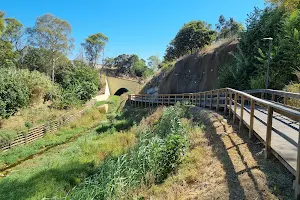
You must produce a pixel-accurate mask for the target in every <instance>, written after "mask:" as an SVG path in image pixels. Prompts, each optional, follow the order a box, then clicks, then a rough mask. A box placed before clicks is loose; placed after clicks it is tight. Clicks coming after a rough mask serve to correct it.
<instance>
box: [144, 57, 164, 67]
mask: <svg viewBox="0 0 300 200" xmlns="http://www.w3.org/2000/svg"><path fill="white" fill-rule="evenodd" d="M147 60H148V67H149V68H151V69H153V70H156V69H157V68H158V66H159V64H160V63H161V60H160V59H159V57H158V56H150V57H149V58H148V59H147Z"/></svg>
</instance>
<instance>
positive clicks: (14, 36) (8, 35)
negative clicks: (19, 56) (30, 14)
mask: <svg viewBox="0 0 300 200" xmlns="http://www.w3.org/2000/svg"><path fill="white" fill-rule="evenodd" d="M5 23H6V27H5V30H4V32H3V35H2V39H3V40H4V41H8V42H10V43H11V44H13V46H14V48H15V49H16V50H17V51H18V50H21V49H22V44H21V37H22V35H23V24H22V23H21V22H20V21H18V20H17V19H14V18H6V19H5Z"/></svg>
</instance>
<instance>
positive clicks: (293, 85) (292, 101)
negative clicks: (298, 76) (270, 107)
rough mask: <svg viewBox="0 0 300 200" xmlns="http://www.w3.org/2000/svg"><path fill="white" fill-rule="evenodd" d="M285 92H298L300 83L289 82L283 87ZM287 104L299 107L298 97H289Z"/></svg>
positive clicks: (299, 91)
mask: <svg viewBox="0 0 300 200" xmlns="http://www.w3.org/2000/svg"><path fill="white" fill-rule="evenodd" d="M284 90H285V91H287V92H295V93H300V83H290V84H289V85H286V86H285V88H284ZM288 104H289V105H291V106H294V107H297V108H300V100H299V99H290V100H289V101H288Z"/></svg>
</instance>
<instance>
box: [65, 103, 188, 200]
mask: <svg viewBox="0 0 300 200" xmlns="http://www.w3.org/2000/svg"><path fill="white" fill-rule="evenodd" d="M161 112H163V113H162V116H161V117H160V119H158V117H159V116H157V113H155V114H154V116H152V117H150V119H151V121H149V123H151V125H147V124H145V123H143V122H142V123H141V125H140V127H138V128H137V132H136V135H137V137H138V139H137V143H136V145H135V147H134V148H133V149H131V150H130V151H128V152H127V153H125V154H123V155H121V156H119V157H108V158H107V159H105V160H104V162H103V163H102V164H101V165H100V167H99V168H98V169H97V170H96V173H95V174H94V175H92V176H91V177H90V178H88V179H87V180H85V181H84V182H83V183H82V184H80V185H79V186H78V187H76V188H75V189H74V190H73V191H72V192H71V194H70V195H69V198H71V199H95V198H97V199H116V198H117V199H120V198H121V199H127V198H134V197H133V196H131V194H133V193H132V191H134V190H135V189H138V188H139V187H141V186H142V185H145V186H146V187H147V186H149V185H152V184H154V183H161V182H162V181H163V180H164V179H165V178H167V176H168V175H169V174H170V173H171V172H173V171H174V170H175V169H176V168H177V166H178V164H179V163H180V162H181V159H182V154H184V152H185V150H186V149H187V146H188V142H187V138H186V128H185V127H184V125H183V124H182V123H181V117H184V116H185V109H184V107H180V106H178V105H177V106H175V107H169V108H165V109H164V110H163V111H161ZM153 120H154V121H153Z"/></svg>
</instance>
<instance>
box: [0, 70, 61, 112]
mask: <svg viewBox="0 0 300 200" xmlns="http://www.w3.org/2000/svg"><path fill="white" fill-rule="evenodd" d="M58 91H59V90H58V86H57V85H55V84H53V83H52V82H51V81H50V79H49V78H48V77H47V76H45V75H44V74H41V73H39V72H37V71H35V72H30V71H28V70H24V69H21V70H20V69H16V68H0V116H1V117H4V118H7V117H9V116H11V115H12V114H14V113H15V112H16V111H17V110H18V109H20V108H23V107H25V106H28V105H29V103H37V102H39V101H40V100H42V98H43V97H45V96H46V95H47V94H51V95H50V96H52V97H53V96H57V95H58Z"/></svg>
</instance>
